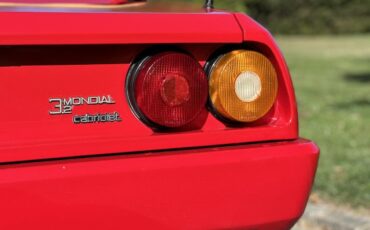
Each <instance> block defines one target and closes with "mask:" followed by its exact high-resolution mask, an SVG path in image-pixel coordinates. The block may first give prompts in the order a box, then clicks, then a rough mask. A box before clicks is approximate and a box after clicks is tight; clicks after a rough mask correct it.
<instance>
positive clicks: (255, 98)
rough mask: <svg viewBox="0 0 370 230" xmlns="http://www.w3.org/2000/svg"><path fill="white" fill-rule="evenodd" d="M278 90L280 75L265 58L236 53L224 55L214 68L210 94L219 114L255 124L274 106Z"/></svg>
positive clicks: (210, 79)
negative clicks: (278, 75) (278, 77)
mask: <svg viewBox="0 0 370 230" xmlns="http://www.w3.org/2000/svg"><path fill="white" fill-rule="evenodd" d="M277 91H278V80H277V73H276V70H275V68H274V66H273V64H272V63H271V62H270V60H269V59H267V58H266V57H265V56H264V55H262V54H260V53H258V52H255V51H249V50H236V51H232V52H230V53H227V54H225V55H223V56H221V57H220V58H219V59H218V60H217V61H216V62H215V63H214V64H213V65H212V67H211V70H210V74H209V93H210V101H211V103H212V107H213V109H214V110H215V112H216V113H217V114H218V115H221V116H222V117H223V118H226V119H228V120H231V121H234V122H235V121H236V122H253V121H256V120H258V119H260V118H262V117H263V116H265V115H266V114H267V113H268V111H269V110H270V109H271V107H272V106H273V104H274V102H275V100H276V95H277Z"/></svg>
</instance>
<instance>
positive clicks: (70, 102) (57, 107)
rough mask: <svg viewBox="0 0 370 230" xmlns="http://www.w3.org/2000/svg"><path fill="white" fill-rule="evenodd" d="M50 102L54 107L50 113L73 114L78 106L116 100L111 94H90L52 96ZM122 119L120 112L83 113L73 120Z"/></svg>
mask: <svg viewBox="0 0 370 230" xmlns="http://www.w3.org/2000/svg"><path fill="white" fill-rule="evenodd" d="M49 103H50V104H52V105H53V109H52V110H50V111H49V114H50V115H69V114H73V109H74V108H75V107H76V106H84V105H85V106H97V105H104V104H115V103H116V102H115V101H114V100H113V98H112V97H111V96H110V95H107V96H90V97H69V98H50V99H49ZM120 121H122V119H121V117H120V115H119V113H118V112H110V113H98V114H82V115H74V116H73V117H72V122H73V123H74V124H89V123H104V122H120Z"/></svg>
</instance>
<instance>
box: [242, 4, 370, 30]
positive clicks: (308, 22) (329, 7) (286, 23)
mask: <svg viewBox="0 0 370 230" xmlns="http://www.w3.org/2000/svg"><path fill="white" fill-rule="evenodd" d="M244 2H245V6H246V8H247V12H248V14H250V15H251V16H252V17H253V18H255V19H256V20H257V21H259V22H261V23H262V24H263V25H265V26H266V27H268V28H269V29H270V30H271V31H272V32H275V33H285V34H318V33H320V34H329V33H367V32H370V0H245V1H244Z"/></svg>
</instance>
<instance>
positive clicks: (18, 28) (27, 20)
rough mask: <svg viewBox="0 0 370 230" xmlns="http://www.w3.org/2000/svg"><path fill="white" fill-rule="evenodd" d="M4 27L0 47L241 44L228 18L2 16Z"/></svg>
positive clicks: (200, 15) (173, 15) (202, 15)
mask: <svg viewBox="0 0 370 230" xmlns="http://www.w3.org/2000/svg"><path fill="white" fill-rule="evenodd" d="M0 22H11V23H1V24H0V45H35V44H42V45H46V44H47V45H50V44H57V45H61V44H84V45H86V44H148V43H149V44H155V43H162V44H163V43H240V42H241V41H242V36H241V33H240V27H239V25H238V23H237V22H236V21H235V18H234V16H233V15H232V14H230V13H212V14H207V13H191V14H189V13H187V14H185V13H112V12H111V13H109V12H105V13H97V12H96V13H78V12H64V13H63V12H59V13H50V12H0ZM219 22H222V24H221V25H222V26H220V23H219ZM194 25H196V26H194Z"/></svg>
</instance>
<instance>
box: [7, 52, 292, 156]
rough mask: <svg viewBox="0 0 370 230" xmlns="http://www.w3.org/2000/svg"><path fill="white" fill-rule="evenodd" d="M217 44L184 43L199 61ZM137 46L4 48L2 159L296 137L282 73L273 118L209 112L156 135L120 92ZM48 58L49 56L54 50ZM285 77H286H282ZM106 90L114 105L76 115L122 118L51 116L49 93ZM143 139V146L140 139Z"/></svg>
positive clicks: (94, 93)
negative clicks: (196, 123) (80, 121)
mask: <svg viewBox="0 0 370 230" xmlns="http://www.w3.org/2000/svg"><path fill="white" fill-rule="evenodd" d="M219 46H220V45H181V46H180V47H183V48H184V49H186V50H188V51H190V52H191V53H192V54H193V55H194V56H196V58H197V59H198V60H199V61H200V62H201V63H204V61H205V60H207V58H208V56H209V55H211V54H212V53H213V52H214V50H215V49H217V48H218V47H219ZM143 49H145V47H142V46H139V45H138V46H133V45H130V46H128V45H127V46H87V47H81V46H63V47H56V46H44V47H40V46H32V47H23V46H21V47H5V48H0V53H1V54H2V55H4V56H6V57H7V59H5V60H2V61H0V76H1V87H2V90H0V100H1V104H2V105H3V106H2V107H3V109H4V111H11V112H9V113H1V114H0V127H1V128H0V129H1V131H2V132H0V162H11V161H24V160H34V159H45V158H60V157H71V156H82V155H96V154H107V153H123V152H137V151H151V150H162V149H174V148H176V149H177V148H188V147H196V146H215V145H223V144H238V143H246V142H256V141H267V140H289V139H296V138H297V136H298V134H297V124H296V122H297V119H296V111H295V102H294V98H292V97H293V96H294V94H293V93H292V92H289V91H291V89H289V88H286V87H285V83H284V81H287V82H289V81H288V80H289V75H281V84H280V90H279V96H278V101H277V102H276V104H275V107H274V109H273V111H272V113H271V116H273V119H272V120H271V121H270V122H268V123H267V124H264V125H258V126H257V125H255V126H251V125H250V126H249V127H234V128H231V127H227V126H225V124H223V123H222V122H220V121H218V120H217V119H216V118H214V117H213V116H212V115H210V114H208V118H207V121H206V123H205V125H204V126H203V128H202V129H201V130H198V131H192V132H184V133H176V132H175V133H173V132H168V133H157V132H154V131H153V130H151V129H150V128H149V127H147V126H146V125H145V124H143V123H142V122H140V121H139V120H138V119H137V118H136V117H135V116H134V115H133V113H132V111H131V110H130V108H129V106H128V104H127V100H126V97H125V94H124V91H125V84H124V83H125V78H126V73H127V71H128V68H129V66H130V63H131V61H132V60H133V59H134V58H135V57H136V56H137V55H138V52H139V51H140V50H143ZM56 54H57V56H55V57H54V58H53V59H50V57H52V56H53V55H56ZM284 79H285V80H284ZM99 95H100V96H102V95H111V96H112V97H113V99H114V100H115V101H116V104H113V105H101V106H78V107H76V108H74V114H79V115H82V114H86V113H106V112H114V111H116V112H119V113H120V115H121V117H122V122H119V123H104V124H89V125H75V124H73V123H72V116H71V115H62V116H51V115H50V114H49V111H51V110H54V109H53V106H54V105H53V104H50V103H49V99H50V98H69V97H75V96H83V97H88V96H99ZM139 143H140V144H139Z"/></svg>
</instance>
